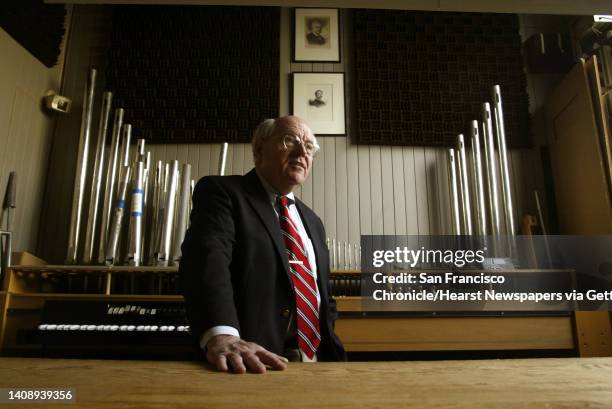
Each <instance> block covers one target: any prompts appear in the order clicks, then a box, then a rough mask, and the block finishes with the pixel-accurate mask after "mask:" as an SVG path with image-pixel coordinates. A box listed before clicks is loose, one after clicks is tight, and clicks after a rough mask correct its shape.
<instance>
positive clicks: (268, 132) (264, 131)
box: [251, 118, 276, 153]
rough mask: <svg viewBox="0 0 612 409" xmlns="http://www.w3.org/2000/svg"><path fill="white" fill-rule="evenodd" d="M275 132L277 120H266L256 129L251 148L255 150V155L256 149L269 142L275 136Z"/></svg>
mask: <svg viewBox="0 0 612 409" xmlns="http://www.w3.org/2000/svg"><path fill="white" fill-rule="evenodd" d="M274 131H276V120H275V119H272V118H270V119H266V120H265V121H263V122H262V123H260V124H259V125H257V128H255V132H253V140H252V141H251V147H252V149H253V153H255V150H256V148H257V147H258V146H259V145H261V144H262V143H263V142H264V141H266V140H268V139H269V138H270V137H271V136H272V135H274Z"/></svg>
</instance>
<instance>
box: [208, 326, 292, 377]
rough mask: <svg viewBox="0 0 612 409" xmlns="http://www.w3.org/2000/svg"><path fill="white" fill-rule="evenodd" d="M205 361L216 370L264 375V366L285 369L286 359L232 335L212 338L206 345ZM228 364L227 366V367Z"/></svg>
mask: <svg viewBox="0 0 612 409" xmlns="http://www.w3.org/2000/svg"><path fill="white" fill-rule="evenodd" d="M206 359H207V360H208V362H210V363H211V364H213V365H214V366H215V367H216V368H217V370H219V371H223V372H227V371H228V370H230V368H231V370H232V371H233V372H235V373H245V372H246V371H247V369H248V370H249V371H251V372H255V373H265V372H266V366H268V367H270V368H271V369H275V370H280V371H282V370H283V369H285V368H287V362H289V361H288V360H287V358H285V357H282V356H279V355H276V354H275V353H272V352H270V351H268V350H267V349H265V348H263V347H262V346H259V345H257V344H256V343H254V342H247V341H244V340H243V339H240V338H239V337H235V336H233V335H217V336H214V337H212V338H211V339H210V341H208V343H207V344H206ZM228 364H229V366H228Z"/></svg>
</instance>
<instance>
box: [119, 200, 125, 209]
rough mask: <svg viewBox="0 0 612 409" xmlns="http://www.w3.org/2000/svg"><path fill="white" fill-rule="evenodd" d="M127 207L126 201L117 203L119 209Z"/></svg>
mask: <svg viewBox="0 0 612 409" xmlns="http://www.w3.org/2000/svg"><path fill="white" fill-rule="evenodd" d="M124 207H125V200H118V201H117V209H123V208H124Z"/></svg>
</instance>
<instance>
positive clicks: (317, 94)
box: [315, 90, 323, 99]
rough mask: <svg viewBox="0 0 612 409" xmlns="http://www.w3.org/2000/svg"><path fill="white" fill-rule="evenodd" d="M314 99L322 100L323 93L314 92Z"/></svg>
mask: <svg viewBox="0 0 612 409" xmlns="http://www.w3.org/2000/svg"><path fill="white" fill-rule="evenodd" d="M315 98H316V99H321V98H323V91H321V90H316V91H315Z"/></svg>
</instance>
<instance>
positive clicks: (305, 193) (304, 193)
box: [300, 154, 322, 209]
mask: <svg viewBox="0 0 612 409" xmlns="http://www.w3.org/2000/svg"><path fill="white" fill-rule="evenodd" d="M321 157H322V155H320V154H318V155H317V157H316V158H315V159H314V161H313V162H312V168H311V169H310V176H308V179H306V182H304V184H303V185H302V186H301V189H300V200H302V202H304V203H305V204H306V206H308V207H310V208H311V209H312V208H314V205H313V199H312V191H313V180H314V166H315V163H317V162H319V161H320V160H321Z"/></svg>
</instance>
